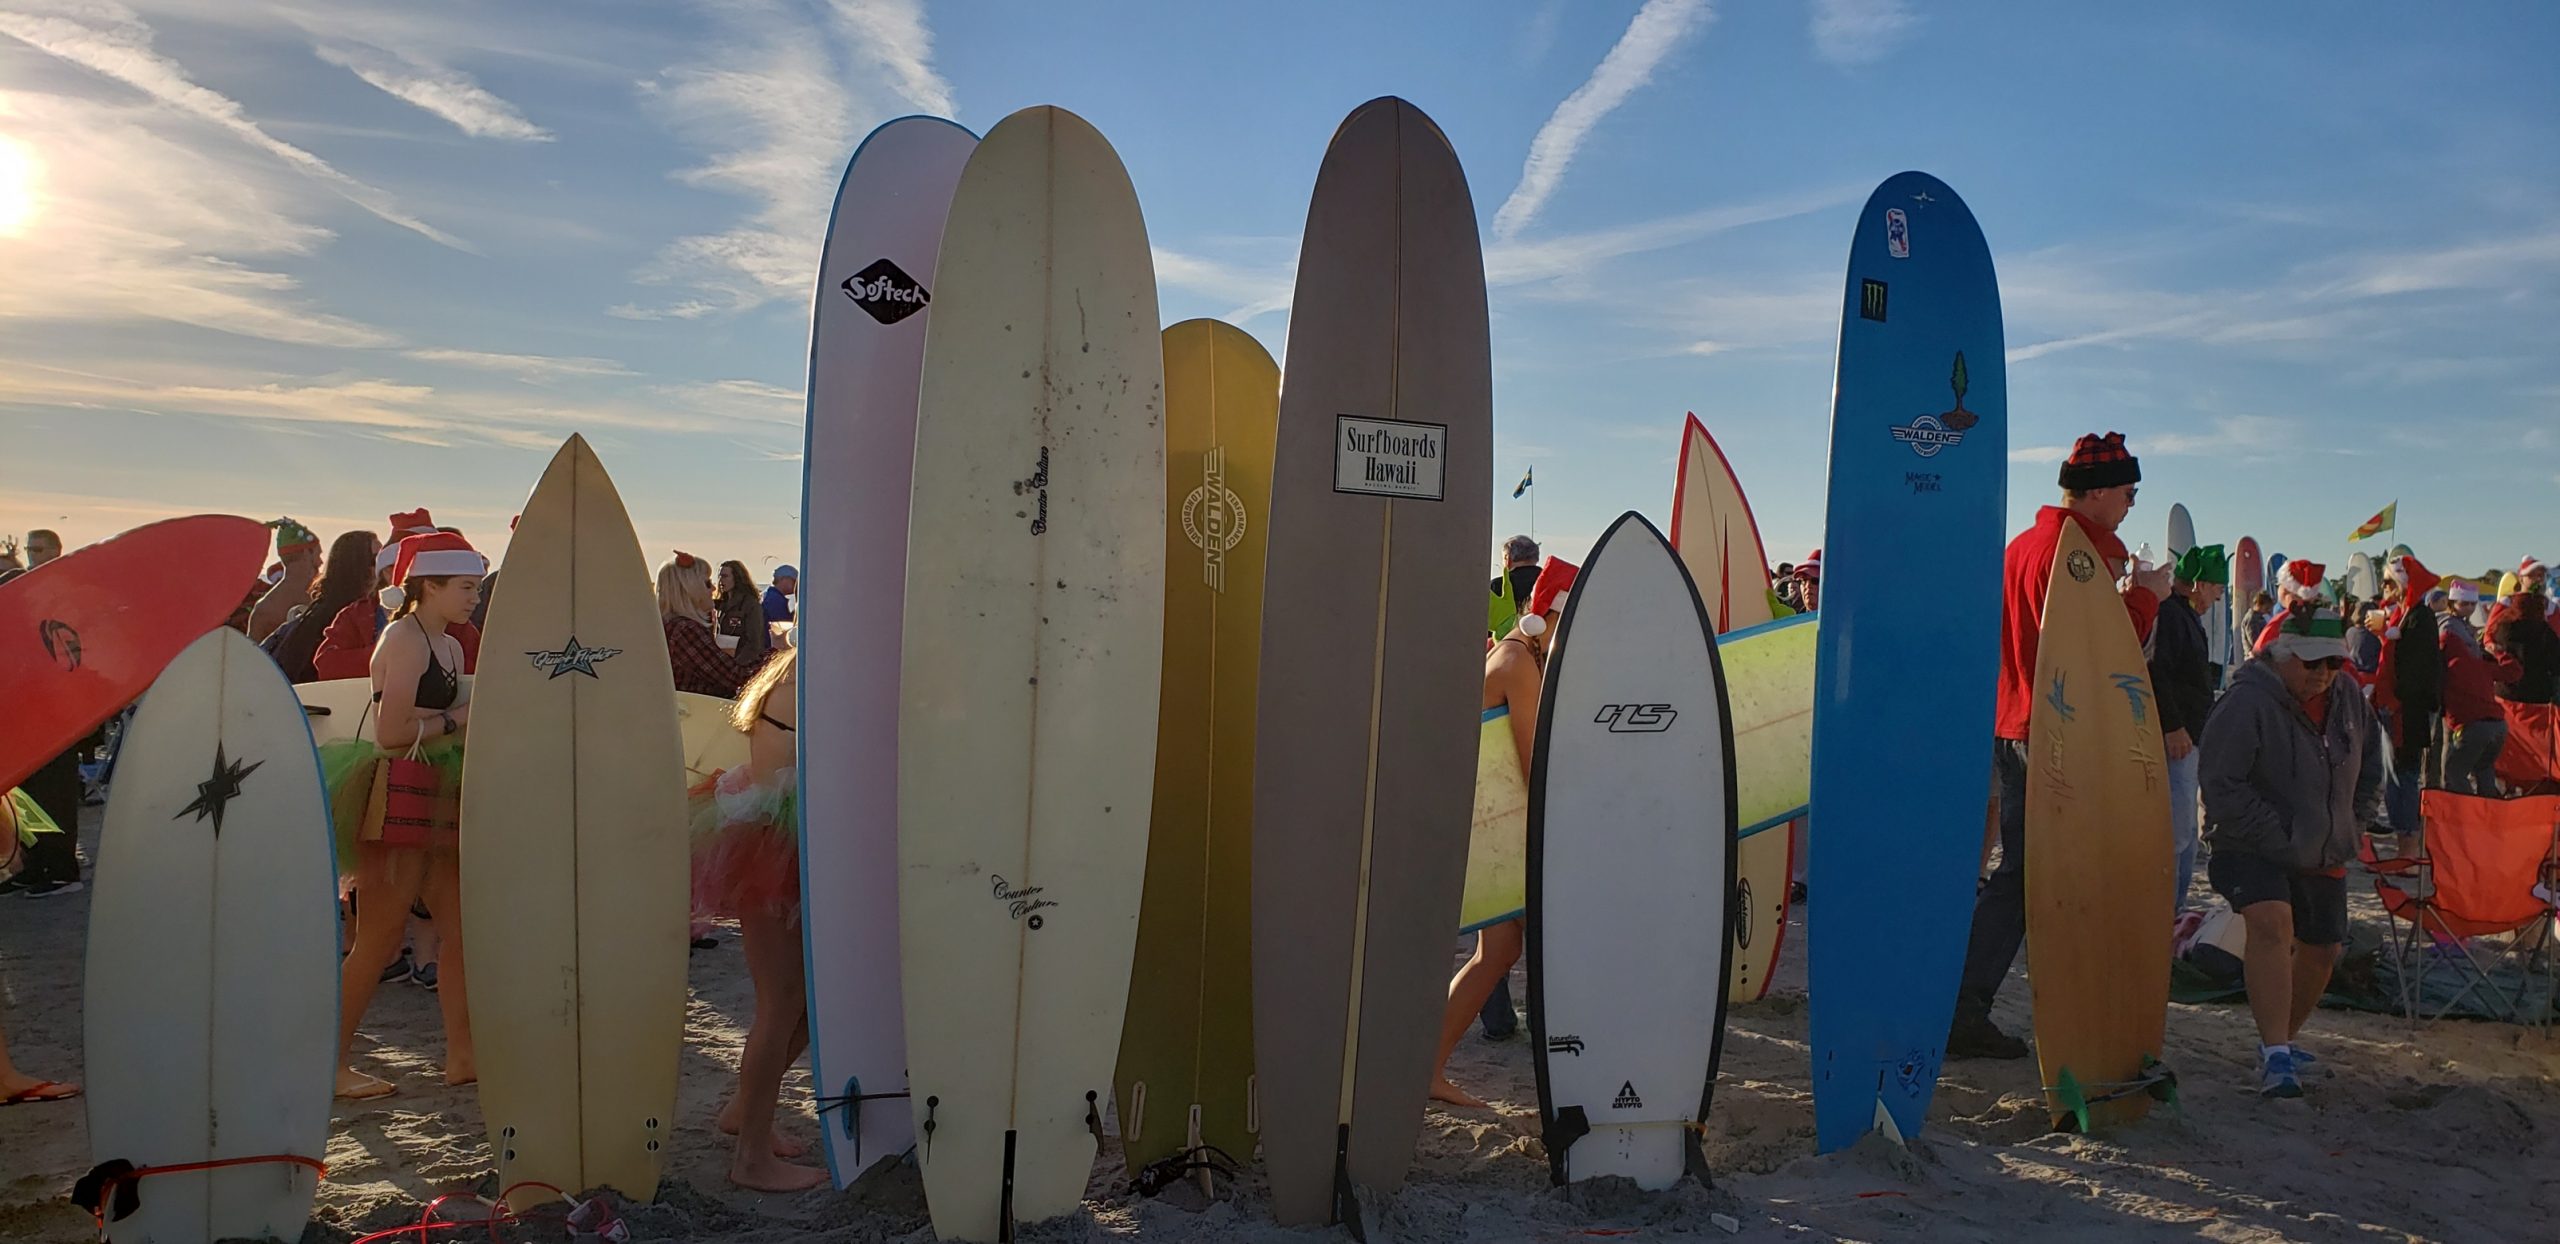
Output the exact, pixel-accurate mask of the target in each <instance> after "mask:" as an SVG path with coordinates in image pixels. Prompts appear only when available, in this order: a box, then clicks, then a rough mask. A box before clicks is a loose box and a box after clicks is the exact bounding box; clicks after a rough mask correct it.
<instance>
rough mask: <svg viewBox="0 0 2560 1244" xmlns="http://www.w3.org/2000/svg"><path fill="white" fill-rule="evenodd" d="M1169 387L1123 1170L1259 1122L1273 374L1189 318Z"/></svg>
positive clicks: (1125, 1049) (1126, 1042)
mask: <svg viewBox="0 0 2560 1244" xmlns="http://www.w3.org/2000/svg"><path fill="white" fill-rule="evenodd" d="M1164 381H1165V395H1164V397H1165V494H1164V495H1165V507H1166V508H1165V532H1164V545H1165V574H1166V578H1165V599H1164V686H1163V691H1162V699H1161V700H1160V701H1159V702H1158V703H1159V707H1158V710H1157V722H1158V726H1157V730H1156V766H1155V801H1154V808H1153V815H1152V824H1151V826H1150V828H1149V831H1148V835H1147V885H1146V898H1145V905H1144V909H1143V911H1142V912H1141V913H1140V915H1139V918H1138V949H1137V957H1136V960H1135V966H1134V967H1133V968H1132V970H1131V972H1130V976H1129V1014H1128V1021H1127V1022H1126V1023H1125V1024H1124V1025H1123V1026H1122V1031H1121V1035H1120V1068H1119V1073H1118V1080H1119V1089H1120V1146H1121V1150H1122V1152H1123V1154H1124V1155H1125V1156H1126V1158H1127V1160H1128V1167H1129V1171H1130V1174H1131V1175H1132V1176H1133V1177H1135V1176H1137V1175H1139V1174H1141V1173H1143V1172H1146V1171H1148V1170H1149V1169H1150V1168H1158V1169H1159V1173H1160V1174H1162V1173H1169V1172H1171V1171H1172V1170H1173V1169H1175V1168H1178V1167H1180V1166H1182V1165H1185V1163H1181V1162H1170V1164H1169V1165H1166V1166H1163V1167H1160V1168H1159V1165H1158V1164H1162V1163H1168V1162H1169V1160H1171V1159H1175V1158H1176V1157H1177V1156H1178V1155H1182V1154H1186V1153H1192V1152H1193V1151H1195V1150H1198V1149H1199V1148H1200V1147H1201V1146H1204V1145H1205V1146H1209V1147H1211V1148H1213V1149H1215V1150H1216V1151H1217V1153H1219V1154H1223V1155H1225V1157H1226V1158H1227V1159H1230V1160H1232V1161H1233V1162H1247V1161H1251V1160H1252V1158H1253V1136H1254V1130H1255V1128H1254V1124H1255V1119H1254V1114H1253V1111H1254V1100H1253V915H1252V912H1253V714H1254V680H1255V679H1256V678H1257V677H1258V676H1259V673H1260V669H1259V663H1260V661H1261V657H1262V563H1263V548H1264V546H1265V544H1266V543H1268V542H1269V540H1270V538H1271V532H1270V522H1269V519H1270V517H1271V446H1272V439H1273V437H1274V435H1275V434H1276V430H1277V428H1278V425H1279V419H1280V368H1279V365H1278V364H1276V363H1273V362H1272V361H1271V355H1270V354H1269V353H1267V352H1265V351H1264V350H1263V348H1262V346H1261V343H1259V342H1256V341H1255V340H1254V339H1253V338H1252V337H1250V336H1248V335H1246V333H1245V332H1244V330H1243V329H1240V328H1237V327H1235V326H1233V325H1231V324H1226V323H1222V322H1220V321H1217V320H1184V321H1183V322H1181V323H1179V324H1176V325H1174V326H1173V327H1171V328H1168V329H1166V330H1164ZM1210 1156H1211V1155H1207V1154H1201V1155H1197V1156H1196V1157H1195V1158H1194V1159H1193V1161H1195V1162H1196V1161H1203V1160H1206V1159H1207V1158H1209V1157H1210ZM1203 1169H1205V1168H1203Z"/></svg>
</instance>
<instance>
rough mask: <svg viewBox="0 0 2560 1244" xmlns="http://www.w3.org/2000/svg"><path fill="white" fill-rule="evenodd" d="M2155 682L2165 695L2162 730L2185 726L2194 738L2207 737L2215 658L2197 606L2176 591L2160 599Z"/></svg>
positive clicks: (2153, 670)
mask: <svg viewBox="0 0 2560 1244" xmlns="http://www.w3.org/2000/svg"><path fill="white" fill-rule="evenodd" d="M2151 687H2152V692H2153V694H2155V695H2157V696H2159V697H2160V733H2162V734H2167V733H2169V732H2170V731H2172V730H2184V731H2186V732H2187V737H2188V739H2190V740H2201V739H2202V738H2204V719H2205V715H2206V714H2207V713H2209V712H2211V711H2212V710H2213V659H2212V657H2211V656H2210V655H2209V653H2208V650H2207V649H2206V647H2205V640H2204V622H2203V620H2202V619H2199V618H2198V617H2196V611H2195V606H2193V605H2190V604H2188V603H2187V599H2186V598H2185V597H2183V596H2179V595H2176V594H2174V593H2173V594H2172V595H2171V596H2170V597H2169V599H2167V600H2164V601H2161V602H2160V620H2159V621H2158V622H2155V623H2153V624H2152V628H2151Z"/></svg>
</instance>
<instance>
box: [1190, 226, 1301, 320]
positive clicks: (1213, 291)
mask: <svg viewBox="0 0 2560 1244" xmlns="http://www.w3.org/2000/svg"><path fill="white" fill-rule="evenodd" d="M1278 244H1279V245H1281V246H1286V247H1287V248H1288V254H1287V256H1286V257H1285V258H1283V259H1281V260H1279V261H1278V262H1269V261H1263V262H1238V261H1230V260H1222V259H1212V258H1209V257H1207V256H1205V255H1199V254H1193V253H1190V252H1187V251H1177V250H1174V249H1172V248H1170V247H1164V246H1158V247H1155V248H1154V252H1155V267H1156V281H1157V282H1158V283H1159V284H1162V285H1165V286H1168V287H1170V288H1174V289H1183V290H1189V291H1191V292H1192V293H1196V294H1200V295H1203V296H1206V297H1209V298H1214V299H1218V300H1220V301H1224V302H1229V303H1233V304H1234V306H1233V307H1232V308H1230V309H1229V310H1227V311H1224V312H1221V313H1220V314H1219V316H1218V318H1219V319H1222V320H1226V321H1228V322H1229V323H1232V324H1237V325H1244V324H1247V323H1250V322H1252V321H1253V320H1255V319H1257V318H1259V317H1261V316H1264V315H1268V314H1270V313H1271V312H1274V311H1286V310H1288V309H1289V302H1290V299H1291V297H1292V295H1293V294H1294V293H1295V292H1296V288H1297V266H1298V257H1297V253H1296V247H1295V245H1294V244H1293V243H1291V242H1288V241H1279V242H1278ZM1256 249H1262V250H1268V249H1271V247H1270V246H1269V245H1264V246H1260V247H1257V248H1256Z"/></svg>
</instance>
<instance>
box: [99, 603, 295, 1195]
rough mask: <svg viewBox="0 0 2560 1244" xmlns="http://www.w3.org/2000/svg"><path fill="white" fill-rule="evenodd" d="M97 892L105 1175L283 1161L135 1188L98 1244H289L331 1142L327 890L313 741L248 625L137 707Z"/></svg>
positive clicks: (199, 653)
mask: <svg viewBox="0 0 2560 1244" xmlns="http://www.w3.org/2000/svg"><path fill="white" fill-rule="evenodd" d="M96 881H97V895H96V898H95V899H94V901H93V902H92V903H91V905H90V908H89V962H88V985H87V992H86V994H85V997H84V1001H83V1004H82V1005H83V1006H84V1007H85V1011H86V1014H85V1028H86V1031H87V1034H88V1036H87V1067H88V1073H87V1078H88V1108H89V1144H90V1149H91V1151H92V1152H93V1153H95V1154H96V1160H97V1161H98V1162H99V1163H102V1164H103V1163H106V1162H110V1161H114V1160H118V1159H121V1160H123V1161H126V1162H130V1163H132V1164H133V1165H134V1166H136V1167H150V1166H177V1165H185V1164H189V1163H198V1162H210V1161H221V1160H225V1159H240V1158H249V1159H257V1158H270V1159H284V1160H272V1161H257V1162H250V1163H247V1164H244V1165H239V1166H231V1167H225V1168H222V1169H218V1170H207V1171H191V1172H178V1173H173V1174H167V1175H156V1176H151V1177H149V1178H146V1179H144V1180H142V1181H141V1182H140V1183H139V1184H137V1185H134V1189H133V1190H134V1192H135V1193H137V1194H138V1195H139V1198H140V1202H141V1203H140V1206H139V1208H138V1209H137V1210H136V1211H135V1212H134V1213H133V1214H132V1215H131V1216H129V1217H126V1218H123V1219H119V1220H116V1221H113V1222H110V1223H108V1224H107V1233H106V1235H107V1239H109V1240H110V1241H115V1242H116V1244H132V1242H135V1241H177V1240H217V1239H232V1238H235V1237H237V1238H248V1239H266V1238H269V1237H274V1238H277V1239H285V1240H293V1239H300V1238H301V1236H302V1228H303V1224H304V1222H305V1220H306V1219H308V1218H309V1217H310V1216H311V1198H312V1194H313V1192H314V1191H315V1190H316V1189H317V1187H318V1181H319V1172H318V1169H317V1163H318V1161H319V1159H320V1158H321V1157H322V1156H323V1152H322V1151H323V1148H324V1147H325V1146H326V1145H327V1143H328V1139H329V1093H330V1088H331V1083H332V1073H333V1070H334V1069H333V1068H332V1066H331V1060H332V1058H333V1057H334V1056H335V1054H334V1051H335V1049H336V1045H337V1022H338V955H337V945H338V923H337V922H338V909H337V875H336V869H335V867H334V865H333V864H332V862H331V859H330V851H329V810H328V805H327V802H326V800H325V798H324V797H323V796H322V794H321V791H320V766H319V762H318V760H317V759H316V758H315V757H314V755H313V754H312V750H311V736H310V734H309V733H308V732H307V731H305V730H304V729H303V725H302V714H301V713H300V712H299V711H297V710H296V708H295V706H294V700H293V692H292V689H291V688H290V687H289V686H287V685H286V683H285V681H284V675H283V673H281V672H280V671H278V670H277V669H276V665H275V662H273V661H271V660H269V659H267V655H266V654H265V653H263V652H260V651H258V649H257V646H256V645H254V644H252V643H250V642H249V641H248V640H247V639H246V638H243V637H242V636H241V635H240V634H239V632H237V631H233V630H230V629H228V628H224V629H221V630H216V631H213V632H210V633H208V634H206V635H205V636H204V637H203V638H201V639H198V640H196V641H195V642H194V643H192V644H189V645H188V646H187V647H186V648H185V650H183V651H181V652H180V653H179V654H178V656H177V659H175V660H173V661H171V662H170V663H169V665H168V667H167V668H166V669H164V670H162V671H161V673H160V677H159V680H158V681H157V682H154V683H153V684H152V685H151V690H150V692H149V693H147V694H146V695H144V696H143V698H142V706H141V708H140V710H139V711H137V712H136V713H135V714H134V718H133V724H132V725H131V726H130V727H128V728H127V730H126V733H125V736H124V744H123V750H122V753H121V757H120V759H119V760H118V761H117V767H116V782H115V797H114V798H113V799H111V800H109V801H108V803H107V814H106V827H105V831H104V833H103V834H101V836H100V838H99V842H98V858H97V876H96ZM292 1158H300V1159H302V1161H299V1162H297V1161H293V1160H290V1159H292ZM112 1202H113V1198H112V1197H110V1206H109V1212H110V1213H112V1212H113V1211H112Z"/></svg>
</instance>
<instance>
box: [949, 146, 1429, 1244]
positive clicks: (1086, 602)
mask: <svg viewBox="0 0 2560 1244" xmlns="http://www.w3.org/2000/svg"><path fill="white" fill-rule="evenodd" d="M936 275H937V277H938V279H939V280H940V282H941V286H942V288H941V289H940V290H938V291H936V301H937V303H938V305H937V306H936V307H935V309H934V314H933V321H932V323H930V324H928V325H926V326H925V352H924V375H923V387H922V391H921V396H920V405H919V407H918V415H917V420H916V458H915V500H914V506H913V509H912V517H911V521H910V525H909V533H910V534H909V536H908V544H907V586H906V601H905V607H906V638H905V662H904V665H903V667H902V679H901V688H900V693H899V694H900V698H901V701H902V703H901V705H900V712H899V717H898V872H899V885H898V905H899V913H898V914H899V954H900V958H901V961H902V965H903V977H902V979H903V980H904V983H905V992H906V998H907V1013H906V1018H907V1067H908V1079H907V1082H908V1086H909V1089H908V1091H909V1094H910V1102H909V1104H910V1106H911V1107H912V1113H913V1117H914V1120H915V1125H916V1132H917V1143H918V1158H919V1160H920V1161H921V1163H922V1164H923V1167H924V1186H925V1196H926V1200H927V1202H928V1204H929V1205H930V1207H931V1209H932V1211H933V1227H934V1231H935V1233H936V1234H938V1235H940V1236H941V1237H943V1238H944V1239H964V1240H992V1239H996V1238H998V1237H999V1236H1007V1235H1009V1234H1010V1232H1011V1230H1012V1225H1013V1223H1014V1222H1015V1221H1016V1220H1021V1221H1026V1222H1028V1221H1032V1220H1036V1219H1041V1218H1049V1217H1054V1216H1056V1215H1059V1214H1063V1213H1066V1212H1068V1211H1070V1210H1073V1209H1074V1208H1076V1206H1077V1205H1078V1204H1079V1203H1080V1201H1081V1200H1082V1198H1083V1196H1084V1189H1085V1183H1086V1181H1087V1180H1088V1179H1089V1178H1090V1176H1091V1175H1092V1173H1093V1159H1094V1153H1095V1149H1096V1146H1097V1144H1098V1143H1099V1142H1100V1140H1101V1133H1102V1115H1103V1111H1104V1108H1105V1107H1106V1106H1108V1105H1109V1104H1110V1100H1111V1093H1112V1083H1111V1073H1112V1062H1113V1057H1114V1055H1115V1054H1116V1053H1117V1052H1118V1050H1119V1047H1120V1024H1121V1020H1122V1018H1123V1015H1124V1013H1125V1011H1126V1009H1127V1006H1128V1000H1129V965H1130V959H1131V955H1132V954H1133V952H1134V950H1135V947H1136V942H1137V933H1138V904H1139V896H1140V891H1141V888H1142V884H1143V881H1144V877H1145V867H1146V849H1147V848H1146V844H1147V819H1148V812H1149V804H1150V801H1151V799H1152V794H1153V786H1154V767H1155V744H1154V740H1155V737H1156V712H1157V693H1158V689H1159V688H1158V680H1159V678H1160V677H1161V674H1162V668H1163V658H1164V592H1165V588H1164V582H1165V537H1164V515H1165V461H1164V445H1165V429H1164V347H1163V345H1162V344H1161V342H1160V341H1159V340H1158V336H1157V333H1158V324H1157V321H1156V293H1155V289H1156V287H1155V271H1154V268H1153V266H1152V263H1151V260H1150V259H1149V257H1148V251H1147V231H1146V224H1145V222H1144V221H1143V219H1142V218H1141V217H1140V215H1139V212H1138V199H1137V194H1136V193H1135V191H1133V190H1132V189H1131V187H1130V185H1129V175H1128V173H1127V171H1126V170H1125V169H1123V168H1122V167H1121V164H1120V158H1119V156H1118V155H1117V154H1115V153H1114V152H1113V151H1112V149H1111V144H1109V143H1108V142H1106V141H1104V140H1103V137H1102V135H1101V134H1099V133H1097V132H1095V130H1094V128H1093V127H1092V126H1090V125H1088V124H1086V123H1085V122H1084V120H1083V119H1082V118H1080V117H1077V116H1076V115H1075V114H1073V113H1070V112H1067V111H1065V110H1063V109H1059V108H1045V107H1044V108H1029V109H1025V110H1023V111H1021V112H1017V113H1015V114H1013V115H1012V116H1010V117H1007V118H1005V119H1004V120H1003V121H1001V122H999V123H997V125H996V127H995V128H994V129H993V130H990V131H988V133H987V136H986V138H985V140H984V141H982V142H980V143H979V144H978V148H977V150H976V151H975V152H973V153H972V154H971V155H970V157H969V163H968V166H967V167H966V168H965V169H964V170H962V172H961V174H960V184H959V189H958V190H957V192H956V193H955V194H954V195H953V197H952V201H951V218H950V223H949V224H948V225H947V226H946V227H945V229H944V231H943V237H942V251H941V259H940V261H939V263H938V265H937V269H936ZM1195 465H1196V461H1195ZM1470 603H1472V602H1470Z"/></svg>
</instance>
